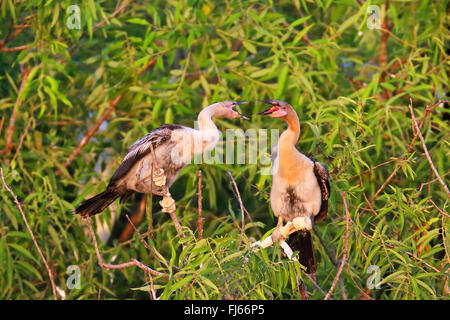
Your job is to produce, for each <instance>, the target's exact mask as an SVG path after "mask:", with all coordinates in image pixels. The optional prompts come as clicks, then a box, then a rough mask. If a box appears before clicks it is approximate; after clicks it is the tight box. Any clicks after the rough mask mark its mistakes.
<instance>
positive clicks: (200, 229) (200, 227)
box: [197, 170, 203, 239]
mask: <svg viewBox="0 0 450 320" xmlns="http://www.w3.org/2000/svg"><path fill="white" fill-rule="evenodd" d="M197 196H198V219H197V224H198V238H199V239H202V238H203V217H202V170H198V192H197Z"/></svg>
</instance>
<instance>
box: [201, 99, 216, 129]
mask: <svg viewBox="0 0 450 320" xmlns="http://www.w3.org/2000/svg"><path fill="white" fill-rule="evenodd" d="M216 112H217V110H216V105H215V104H213V105H210V106H208V107H206V108H204V109H203V110H202V111H200V113H199V114H198V118H197V120H198V128H199V129H200V131H209V130H213V131H217V127H216V125H215V123H214V121H212V117H214V116H215V115H216Z"/></svg>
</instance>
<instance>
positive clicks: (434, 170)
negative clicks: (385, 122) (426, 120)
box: [408, 98, 450, 198]
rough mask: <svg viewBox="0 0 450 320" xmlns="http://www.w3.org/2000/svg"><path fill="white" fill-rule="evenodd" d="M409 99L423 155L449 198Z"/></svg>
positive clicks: (449, 192)
mask: <svg viewBox="0 0 450 320" xmlns="http://www.w3.org/2000/svg"><path fill="white" fill-rule="evenodd" d="M409 101H410V104H409V105H408V107H409V110H410V111H411V120H412V122H413V126H414V130H415V131H416V134H418V135H419V138H420V141H421V142H422V147H423V150H424V151H425V155H426V157H427V159H428V163H429V164H430V167H431V169H432V170H433V172H434V175H435V176H436V178H437V179H438V180H439V182H440V183H441V185H442V186H443V187H444V189H445V192H447V198H450V191H449V190H448V187H447V185H446V184H445V183H444V181H443V180H442V178H441V176H440V175H439V172H438V171H437V170H436V168H435V166H434V164H433V161H432V160H431V156H430V154H429V152H428V149H427V146H426V144H425V139H424V138H423V136H422V133H421V132H420V128H419V125H418V124H417V120H416V117H415V116H414V110H413V107H412V99H411V98H410V99H409Z"/></svg>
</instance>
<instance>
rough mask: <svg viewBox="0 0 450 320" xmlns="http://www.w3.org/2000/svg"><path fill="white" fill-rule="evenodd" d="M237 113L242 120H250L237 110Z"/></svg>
mask: <svg viewBox="0 0 450 320" xmlns="http://www.w3.org/2000/svg"><path fill="white" fill-rule="evenodd" d="M238 114H239V116H240V117H241V118H242V119H244V120H250V119H249V118H248V117H246V116H244V115H243V114H242V113H239V112H238Z"/></svg>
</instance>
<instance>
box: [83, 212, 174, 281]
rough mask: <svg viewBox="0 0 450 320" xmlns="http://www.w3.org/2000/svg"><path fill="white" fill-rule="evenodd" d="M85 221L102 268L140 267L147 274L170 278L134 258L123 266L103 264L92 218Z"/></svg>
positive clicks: (122, 264)
mask: <svg viewBox="0 0 450 320" xmlns="http://www.w3.org/2000/svg"><path fill="white" fill-rule="evenodd" d="M85 221H86V223H87V225H88V230H89V233H90V234H91V237H92V242H93V243H94V247H95V254H96V255H97V260H98V265H99V266H100V267H101V268H105V269H125V268H129V267H132V266H136V267H139V268H141V269H142V270H144V271H146V272H148V273H150V274H152V275H155V276H164V277H166V278H168V277H167V275H166V274H164V273H162V272H159V271H156V270H153V269H151V268H149V267H147V266H146V265H144V264H143V263H141V262H139V261H138V260H136V259H134V258H133V259H131V261H129V262H125V263H121V264H109V263H105V262H103V258H102V255H101V254H100V250H99V249H98V245H97V238H96V237H95V233H94V229H93V228H92V223H91V218H90V217H87V218H86V219H85Z"/></svg>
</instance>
